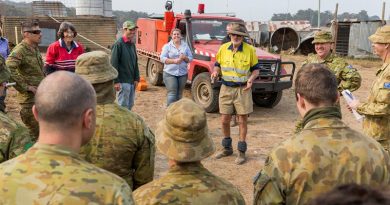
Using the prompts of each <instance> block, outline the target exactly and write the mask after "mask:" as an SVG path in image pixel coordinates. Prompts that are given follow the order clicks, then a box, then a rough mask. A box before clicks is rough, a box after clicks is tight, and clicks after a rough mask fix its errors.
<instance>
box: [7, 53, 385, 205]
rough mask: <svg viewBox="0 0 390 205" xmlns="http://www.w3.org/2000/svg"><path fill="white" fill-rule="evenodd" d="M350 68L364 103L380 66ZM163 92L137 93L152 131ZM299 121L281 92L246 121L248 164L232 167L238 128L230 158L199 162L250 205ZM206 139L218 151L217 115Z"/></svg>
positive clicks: (13, 109)
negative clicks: (261, 174) (257, 180)
mask: <svg viewBox="0 0 390 205" xmlns="http://www.w3.org/2000/svg"><path fill="white" fill-rule="evenodd" d="M282 59H283V60H285V61H294V62H295V63H296V65H297V68H299V67H300V66H301V63H302V61H303V60H304V59H305V57H304V56H292V55H286V56H282ZM347 61H348V62H349V63H350V64H352V65H354V67H356V68H357V69H358V71H359V72H360V74H361V75H362V77H363V82H362V86H361V88H360V89H359V90H357V91H356V92H354V95H355V96H357V98H358V99H361V100H363V101H365V99H366V98H367V96H368V93H369V89H370V87H371V83H372V82H373V80H374V79H375V72H376V70H377V68H379V67H380V66H381V62H380V61H379V60H376V61H375V60H374V61H373V60H350V59H348V60H347ZM140 70H141V73H143V74H145V69H144V68H143V67H140ZM15 95H16V91H15V90H14V89H12V88H11V89H10V90H9V94H8V98H7V105H8V108H7V109H8V113H9V114H10V115H11V116H12V117H13V118H15V119H17V120H19V121H20V119H19V116H18V113H19V112H18V110H19V108H18V105H17V103H16V102H15ZM185 97H188V98H190V97H191V94H190V89H189V87H187V89H186V91H185ZM165 104H166V90H165V88H164V87H155V86H150V85H149V89H148V90H147V91H144V92H137V94H136V101H135V106H134V108H133V111H134V112H136V113H138V114H139V115H140V116H142V117H143V118H144V119H145V121H146V122H147V124H148V125H149V126H150V127H151V128H152V130H155V129H156V125H157V122H159V121H160V120H161V119H162V117H163V114H164V112H165ZM341 106H342V114H343V119H344V121H345V122H346V123H347V124H348V125H349V126H351V127H352V128H354V129H357V130H359V131H361V124H359V123H358V122H357V121H356V120H355V118H354V117H353V115H352V114H351V113H349V112H348V111H347V110H346V107H345V101H344V99H342V100H341ZM297 119H299V116H298V113H297V111H296V107H295V97H294V92H293V89H289V90H285V91H284V93H283V97H282V100H281V101H280V103H279V104H278V105H277V106H276V107H274V108H272V109H268V108H260V107H254V112H253V114H251V115H250V117H249V122H248V135H247V143H248V151H247V157H248V161H247V162H246V163H245V164H243V165H235V164H234V159H235V157H236V149H235V148H236V147H237V139H238V127H233V128H232V138H233V148H234V149H235V153H234V155H233V156H230V157H227V158H223V159H219V160H215V159H214V158H213V157H210V158H207V159H205V160H203V164H204V166H205V167H206V168H208V169H209V170H210V171H212V172H213V173H214V174H216V175H218V176H220V177H223V178H225V179H227V180H228V181H230V182H231V183H232V184H234V185H235V186H237V187H238V188H239V190H240V191H241V193H242V195H243V196H244V198H245V201H246V202H247V204H252V197H253V196H252V193H253V185H252V184H253V182H252V179H253V177H254V176H255V175H256V174H257V172H258V171H259V170H260V169H261V168H262V167H263V164H264V160H265V159H266V156H267V154H268V153H269V151H270V150H271V149H272V148H273V147H274V146H275V145H277V144H278V143H280V142H281V141H283V140H284V139H286V138H288V137H289V136H291V135H292V133H293V130H294V126H295V122H296V120H297ZM207 121H208V126H209V133H210V136H211V137H212V138H213V140H214V142H215V144H216V145H217V147H218V149H219V148H220V144H221V140H222V130H221V125H220V116H219V114H218V113H213V114H207ZM155 167H156V169H155V178H158V177H160V176H162V175H163V174H164V172H166V170H167V168H168V166H167V159H166V157H164V156H163V155H161V154H160V153H157V155H156V165H155Z"/></svg>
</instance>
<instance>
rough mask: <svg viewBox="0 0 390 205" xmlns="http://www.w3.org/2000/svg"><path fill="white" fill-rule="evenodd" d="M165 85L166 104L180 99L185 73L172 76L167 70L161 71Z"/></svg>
mask: <svg viewBox="0 0 390 205" xmlns="http://www.w3.org/2000/svg"><path fill="white" fill-rule="evenodd" d="M163 80H164V84H165V87H166V88H167V90H168V96H167V106H169V105H170V104H171V103H174V102H176V101H178V100H180V99H181V98H182V96H183V91H184V87H185V85H186V83H187V74H186V75H182V76H174V75H171V74H169V73H167V72H164V73H163Z"/></svg>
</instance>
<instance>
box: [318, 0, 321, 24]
mask: <svg viewBox="0 0 390 205" xmlns="http://www.w3.org/2000/svg"><path fill="white" fill-rule="evenodd" d="M320 23H321V0H318V28H320Z"/></svg>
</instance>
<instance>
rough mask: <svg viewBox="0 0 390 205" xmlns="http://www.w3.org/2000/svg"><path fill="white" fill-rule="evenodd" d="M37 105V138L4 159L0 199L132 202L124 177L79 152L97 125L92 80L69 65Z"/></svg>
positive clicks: (46, 83)
mask: <svg viewBox="0 0 390 205" xmlns="http://www.w3.org/2000/svg"><path fill="white" fill-rule="evenodd" d="M59 82H60V83H59ZM33 110H34V111H33V113H34V116H35V117H36V118H37V119H38V121H39V124H40V135H39V140H38V142H37V143H36V144H35V145H34V146H33V147H32V148H30V149H29V150H28V151H27V152H26V153H24V154H22V155H20V156H18V157H16V158H14V159H12V160H8V161H6V162H4V163H2V164H1V165H0V181H1V183H0V204H2V205H11V204H12V205H19V204H20V205H33V204H34V205H40V204H42V205H43V204H77V205H83V204H85V205H87V204H88V205H89V204H112V205H114V204H115V205H121V204H134V201H133V199H132V194H131V189H130V187H129V185H128V184H127V183H126V182H125V181H124V180H123V179H121V178H120V177H118V176H116V175H114V174H112V173H110V172H108V171H105V170H103V169H101V168H98V167H96V166H94V165H92V164H89V163H88V162H86V161H84V160H83V159H82V158H81V157H80V156H79V154H78V152H79V150H80V146H81V145H84V144H85V143H87V142H88V141H89V140H90V139H91V138H92V136H93V133H94V130H95V120H96V118H95V112H96V95H95V91H94V90H93V88H92V86H91V85H90V84H89V83H88V82H86V81H85V80H84V79H82V78H81V77H79V76H77V75H76V74H74V73H70V72H66V71H58V72H56V73H53V74H51V75H50V76H48V77H47V78H46V79H44V80H43V81H42V82H41V84H40V85H39V87H38V89H37V92H36V102H35V105H34V107H33Z"/></svg>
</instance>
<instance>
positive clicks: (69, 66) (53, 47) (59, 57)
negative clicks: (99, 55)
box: [45, 39, 84, 74]
mask: <svg viewBox="0 0 390 205" xmlns="http://www.w3.org/2000/svg"><path fill="white" fill-rule="evenodd" d="M83 53H84V48H83V46H82V45H81V44H80V43H77V42H76V41H72V42H71V46H70V49H69V48H68V47H67V46H66V44H65V41H64V40H63V39H59V40H58V41H56V42H54V43H52V44H50V45H49V47H48V48H47V52H46V62H45V73H46V74H50V73H52V72H55V71H58V70H66V71H71V72H74V70H75V63H76V59H77V57H78V56H79V55H81V54H83Z"/></svg>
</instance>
